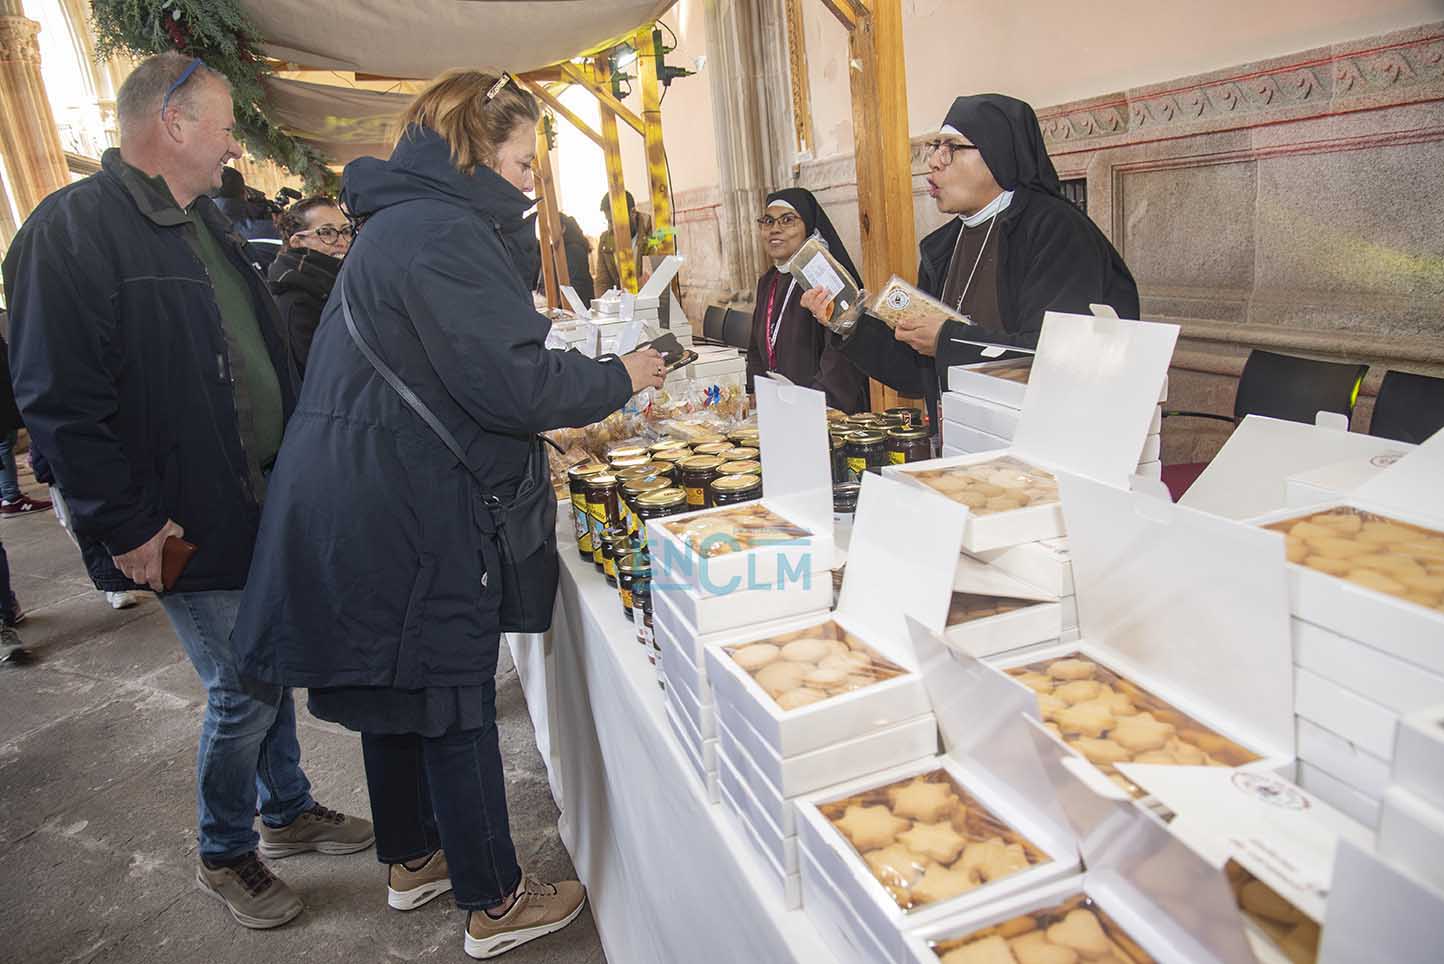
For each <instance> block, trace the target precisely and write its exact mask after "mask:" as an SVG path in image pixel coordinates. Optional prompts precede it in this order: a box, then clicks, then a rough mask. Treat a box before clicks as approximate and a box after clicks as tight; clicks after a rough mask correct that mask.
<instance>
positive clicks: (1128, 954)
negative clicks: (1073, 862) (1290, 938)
mask: <svg viewBox="0 0 1444 964" xmlns="http://www.w3.org/2000/svg"><path fill="white" fill-rule="evenodd" d="M1038 735H1039V736H1040V737H1041V734H1038ZM1050 743H1051V741H1049V740H1047V739H1046V738H1040V739H1038V740H1037V742H1036V745H1037V747H1038V750H1039V752H1040V755H1041V756H1040V759H1043V760H1045V761H1046V765H1045V770H1046V772H1047V774H1048V776H1049V778H1050V779H1051V781H1052V783H1053V794H1052V797H1053V799H1055V800H1056V802H1057V803H1058V804H1059V807H1060V810H1061V811H1062V813H1063V814H1064V815H1065V816H1066V819H1067V820H1068V823H1069V824H1070V827H1071V832H1072V833H1073V834H1074V835H1075V836H1076V838H1077V840H1078V844H1079V848H1080V850H1081V851H1082V856H1083V861H1084V864H1085V866H1086V868H1087V870H1086V871H1085V872H1084V873H1082V874H1075V875H1070V876H1068V877H1066V878H1064V879H1062V880H1057V881H1053V882H1051V883H1049V884H1047V885H1045V886H1042V887H1037V888H1032V889H1030V890H1027V891H1025V892H1023V893H1020V894H1017V895H1014V896H1012V897H1010V898H1009V899H1007V900H1004V901H999V902H993V903H989V904H986V905H984V906H982V907H978V908H972V909H968V910H966V911H963V912H960V913H958V914H956V915H954V916H952V917H949V918H948V919H946V920H943V921H939V922H937V923H936V924H934V925H932V926H929V927H927V928H924V929H921V930H919V931H916V932H913V933H910V934H908V935H907V936H906V938H905V949H906V952H907V953H906V957H905V958H904V959H903V960H904V964H940V962H941V964H970V962H974V961H994V960H1014V961H1034V960H1037V961H1056V960H1067V961H1091V960H1108V961H1110V962H1111V961H1117V962H1120V964H1121V962H1129V964H1151V962H1155V961H1156V962H1160V964H1175V962H1177V964H1255V958H1254V955H1253V953H1252V952H1251V950H1250V947H1249V942H1248V940H1247V937H1246V936H1245V931H1244V925H1243V920H1242V918H1241V917H1240V914H1239V912H1238V910H1237V908H1236V906H1235V903H1234V899H1233V895H1232V893H1231V892H1230V890H1229V886H1228V882H1227V880H1226V879H1225V877H1224V875H1223V874H1222V873H1220V872H1219V871H1218V870H1217V869H1215V868H1214V867H1213V866H1211V865H1210V864H1209V863H1208V862H1207V861H1205V860H1203V859H1201V858H1200V857H1199V856H1198V855H1197V854H1195V853H1194V852H1193V851H1192V850H1191V849H1190V848H1189V847H1187V846H1186V845H1184V844H1183V843H1182V842H1181V841H1179V840H1177V839H1176V838H1174V837H1173V836H1171V835H1170V834H1169V832H1168V831H1167V830H1166V829H1165V828H1164V827H1163V826H1162V824H1160V823H1158V822H1157V821H1156V820H1155V819H1154V818H1152V817H1151V816H1150V815H1148V814H1146V813H1144V812H1142V811H1140V810H1138V809H1136V808H1134V807H1131V806H1128V805H1126V804H1121V803H1119V802H1117V801H1113V800H1109V799H1107V798H1105V797H1101V796H1098V795H1096V794H1094V793H1093V792H1092V791H1091V790H1090V789H1089V787H1088V782H1087V779H1086V778H1084V779H1083V780H1079V779H1078V774H1077V773H1076V772H1075V771H1074V768H1072V767H1071V766H1070V763H1071V762H1073V761H1070V760H1069V759H1067V757H1066V754H1062V753H1059V752H1057V748H1056V745H1053V747H1052V751H1053V752H1052V753H1050V752H1049V750H1050ZM808 910H809V913H810V912H811V908H809V909H808ZM989 955H993V956H989Z"/></svg>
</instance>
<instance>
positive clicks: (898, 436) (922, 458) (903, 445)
mask: <svg viewBox="0 0 1444 964" xmlns="http://www.w3.org/2000/svg"><path fill="white" fill-rule="evenodd" d="M932 457H933V442H932V438H931V437H930V436H929V435H928V430H927V429H925V428H913V427H912V426H911V425H909V426H907V427H906V428H895V429H893V430H891V431H890V432H888V433H887V460H888V462H890V463H892V464H893V465H904V464H906V463H908V462H926V461H927V460H928V459H930V458H932Z"/></svg>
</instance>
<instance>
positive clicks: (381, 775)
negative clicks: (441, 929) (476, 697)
mask: <svg viewBox="0 0 1444 964" xmlns="http://www.w3.org/2000/svg"><path fill="white" fill-rule="evenodd" d="M488 689H489V690H490V692H489V694H488V695H489V696H490V698H491V699H492V700H493V702H494V701H495V698H496V696H495V690H494V689H491V688H490V687H488ZM488 716H490V714H488ZM361 750H362V754H363V757H364V759H365V763H366V786H367V789H368V791H369V792H370V795H371V818H372V820H373V821H374V822H375V824H376V856H377V858H378V859H380V861H381V862H382V863H387V864H397V863H402V862H404V861H409V860H416V859H418V858H420V857H424V856H426V855H427V854H429V853H431V852H432V851H434V850H437V849H444V850H445V851H446V863H447V866H448V867H449V868H450V870H451V888H452V896H453V897H454V898H455V900H456V906H457V907H460V908H462V909H463V910H483V909H485V908H488V907H494V906H496V905H497V904H499V903H501V902H502V900H503V899H504V898H505V897H507V896H508V895H509V894H510V893H511V892H512V891H513V890H515V889H516V886H517V884H518V883H520V882H521V868H520V867H519V866H518V865H517V861H516V849H515V848H514V847H513V846H512V842H511V826H510V823H509V821H508V819H507V812H506V782H505V780H504V779H503V777H502V769H501V747H500V745H499V743H498V741H497V731H496V724H495V723H494V722H489V723H487V724H486V725H485V726H483V727H480V728H478V729H474V730H454V731H451V732H448V733H444V734H442V735H441V736H437V737H424V736H419V735H417V734H414V733H403V734H397V735H379V734H374V733H362V734H361Z"/></svg>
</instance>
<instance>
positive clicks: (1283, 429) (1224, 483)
mask: <svg viewBox="0 0 1444 964" xmlns="http://www.w3.org/2000/svg"><path fill="white" fill-rule="evenodd" d="M1405 448H1408V446H1405V445H1403V444H1402V443H1400V442H1395V441H1392V440H1390V439H1381V438H1374V437H1373V436H1370V435H1361V434H1359V433H1357V432H1349V431H1343V430H1340V429H1338V428H1333V427H1328V426H1322V425H1307V424H1304V423H1303V422H1289V421H1285V420H1283V419H1277V418H1265V417H1264V416H1262V415H1249V416H1247V417H1246V418H1244V420H1243V421H1242V422H1240V423H1239V425H1238V427H1237V428H1235V429H1234V430H1233V434H1232V435H1230V436H1229V438H1228V441H1227V442H1225V443H1224V444H1223V448H1222V449H1220V450H1219V452H1218V454H1217V455H1215V456H1214V458H1213V461H1211V462H1209V463H1208V468H1206V469H1204V470H1203V473H1202V474H1201V475H1200V476H1199V477H1198V478H1197V479H1196V480H1195V481H1194V483H1193V484H1192V485H1191V486H1189V487H1188V491H1187V492H1185V493H1184V494H1183V497H1182V498H1181V499H1179V500H1178V501H1179V503H1180V504H1181V505H1186V506H1188V507H1189V508H1193V509H1199V510H1202V511H1204V512H1212V513H1213V514H1214V515H1220V516H1223V517H1225V518H1228V519H1251V518H1253V517H1254V516H1258V515H1263V514H1264V513H1266V512H1273V511H1275V510H1278V509H1281V508H1283V507H1284V506H1285V505H1286V504H1287V486H1286V480H1287V479H1288V478H1289V476H1292V475H1296V474H1298V473H1300V472H1306V471H1308V470H1311V469H1316V468H1319V467H1321V466H1325V465H1331V464H1334V463H1337V462H1342V461H1344V460H1346V459H1368V458H1371V457H1373V456H1375V455H1381V454H1387V453H1395V452H1400V451H1402V450H1403V449H1405ZM1436 478H1437V476H1436Z"/></svg>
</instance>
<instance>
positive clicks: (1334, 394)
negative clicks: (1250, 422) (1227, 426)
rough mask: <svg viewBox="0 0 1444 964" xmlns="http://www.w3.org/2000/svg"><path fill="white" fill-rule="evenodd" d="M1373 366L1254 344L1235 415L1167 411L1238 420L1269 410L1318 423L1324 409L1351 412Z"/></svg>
mask: <svg viewBox="0 0 1444 964" xmlns="http://www.w3.org/2000/svg"><path fill="white" fill-rule="evenodd" d="M1368 370H1369V366H1368V365H1355V364H1350V363H1348V362H1327V361H1315V360H1314V359H1312V358H1298V357H1296V356H1294V355H1280V354H1278V353H1277V352H1271V351H1260V350H1257V349H1255V350H1254V351H1251V352H1249V355H1248V361H1246V362H1244V365H1243V374H1242V375H1240V376H1239V379H1238V391H1237V392H1236V393H1235V394H1234V397H1233V414H1232V415H1217V414H1214V413H1213V412H1169V411H1165V412H1164V413H1163V416H1164V417H1165V418H1171V417H1180V416H1181V417H1186V418H1211V419H1215V420H1217V421H1221V422H1231V423H1233V424H1235V425H1236V424H1238V423H1239V422H1242V421H1243V420H1244V416H1246V415H1265V416H1267V417H1269V418H1278V419H1284V420H1285V421H1289V422H1307V423H1308V424H1310V425H1313V424H1314V421H1315V416H1317V415H1318V413H1319V412H1338V413H1339V414H1340V415H1343V416H1345V417H1348V416H1349V415H1351V414H1352V413H1353V411H1354V403H1355V402H1357V401H1358V400H1359V386H1360V385H1361V384H1363V381H1364V375H1365V373H1367V372H1368Z"/></svg>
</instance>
